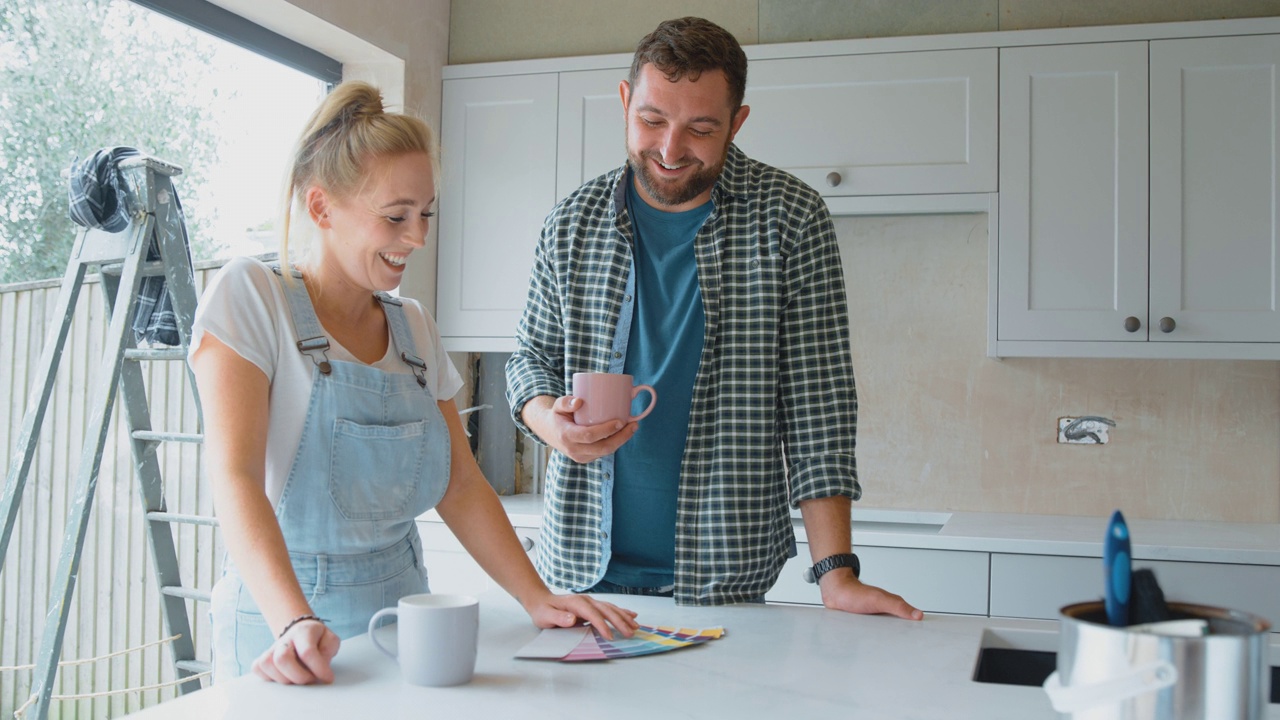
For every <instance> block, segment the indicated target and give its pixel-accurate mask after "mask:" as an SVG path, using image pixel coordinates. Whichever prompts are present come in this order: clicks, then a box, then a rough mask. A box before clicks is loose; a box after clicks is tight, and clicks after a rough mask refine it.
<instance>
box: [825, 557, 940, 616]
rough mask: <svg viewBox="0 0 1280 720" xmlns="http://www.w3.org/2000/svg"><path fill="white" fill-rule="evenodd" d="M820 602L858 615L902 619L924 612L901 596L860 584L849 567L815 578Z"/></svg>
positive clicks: (920, 614)
mask: <svg viewBox="0 0 1280 720" xmlns="http://www.w3.org/2000/svg"><path fill="white" fill-rule="evenodd" d="M818 585H819V587H820V588H821V589H822V604H823V605H825V606H826V607H828V608H831V609H832V610H843V611H844V612H850V613H858V614H860V615H896V616H897V617H900V618H902V619H904V620H920V619H922V618H923V617H924V613H923V612H921V611H919V610H917V609H916V608H914V607H912V606H911V604H910V603H908V602H907V601H906V600H903V599H902V596H900V595H894V594H893V593H891V592H888V591H887V590H881V589H880V588H878V587H876V586H874V585H866V584H863V582H862V581H861V580H859V579H858V578H857V577H855V576H854V574H853V570H851V569H849V568H837V569H835V570H832V571H831V572H829V573H827V574H825V575H823V576H822V578H821V579H820V580H818Z"/></svg>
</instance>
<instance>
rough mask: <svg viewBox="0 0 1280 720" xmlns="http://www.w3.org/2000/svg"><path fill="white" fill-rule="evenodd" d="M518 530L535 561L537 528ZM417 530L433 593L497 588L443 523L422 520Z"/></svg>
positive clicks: (471, 591) (472, 591)
mask: <svg viewBox="0 0 1280 720" xmlns="http://www.w3.org/2000/svg"><path fill="white" fill-rule="evenodd" d="M515 530H516V536H517V537H519V538H520V543H521V545H523V546H524V548H525V551H526V552H527V553H529V556H530V560H532V557H533V556H532V553H533V550H534V548H535V547H536V544H537V541H538V529H537V528H522V527H518V528H516V529H515ZM418 533H419V534H420V535H421V536H422V555H423V562H424V563H426V566H427V579H428V580H429V581H430V584H431V592H433V593H460V594H463V595H478V594H480V593H483V592H485V591H486V590H491V589H493V588H495V587H497V583H495V582H494V581H493V580H492V579H491V578H490V577H489V576H488V575H487V574H486V573H485V571H484V570H482V569H481V568H480V564H479V563H477V562H476V561H475V559H474V558H472V557H471V555H469V554H468V553H467V551H466V550H465V549H463V547H462V543H460V542H458V538H457V537H455V536H454V534H453V533H452V532H451V531H450V530H449V528H448V526H446V525H445V524H444V523H442V522H423V521H419V522H418Z"/></svg>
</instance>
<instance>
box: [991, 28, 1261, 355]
mask: <svg viewBox="0 0 1280 720" xmlns="http://www.w3.org/2000/svg"><path fill="white" fill-rule="evenodd" d="M1000 58H1001V59H1000V65H1001V80H1000V211H999V217H1000V222H999V251H998V270H997V275H998V297H997V300H996V307H997V310H996V312H997V317H996V323H995V326H996V339H995V343H994V345H995V354H997V355H1043V356H1077V355H1079V356H1099V357H1150V358H1175V357H1207V358H1215V357H1217V358H1277V357H1280V344H1277V343H1280V309H1278V306H1280V288H1278V287H1277V282H1276V278H1277V273H1278V272H1280V247H1277V226H1276V220H1277V217H1276V213H1277V207H1280V190H1278V188H1277V172H1278V171H1280V164H1278V162H1277V161H1278V156H1277V144H1278V143H1280V128H1278V126H1277V118H1278V116H1280V104H1278V103H1280V100H1278V97H1280V95H1278V94H1277V90H1280V87H1278V86H1277V82H1278V80H1277V72H1276V71H1277V65H1278V64H1280V37H1277V36H1269V35H1258V36H1243V37H1221V38H1194V39H1180V40H1153V41H1151V42H1149V43H1148V42H1129V43H1106V44H1097V45H1061V46H1045V47H1024V48H1012V49H1005V50H1002V51H1001V56H1000Z"/></svg>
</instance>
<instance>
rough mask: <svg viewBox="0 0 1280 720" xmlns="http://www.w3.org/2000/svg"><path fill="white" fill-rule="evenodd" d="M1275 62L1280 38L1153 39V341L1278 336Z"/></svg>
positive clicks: (1279, 132)
mask: <svg viewBox="0 0 1280 720" xmlns="http://www.w3.org/2000/svg"><path fill="white" fill-rule="evenodd" d="M1278 65H1280V36H1274V35H1260V36H1255V37H1231V38H1198V39H1193V40H1166V41H1154V42H1152V43H1151V117H1152V119H1153V121H1152V124H1151V311H1150V317H1151V324H1152V325H1153V326H1154V327H1152V328H1151V332H1150V339H1151V340H1153V341H1157V340H1158V341H1162V342H1176V341H1179V340H1195V341H1217V342H1280V287H1278V286H1277V278H1278V277H1280V246H1278V244H1277V240H1278V239H1280V238H1277V227H1276V221H1277V215H1276V214H1277V209H1278V208H1280V186H1277V177H1278V175H1277V173H1280V155H1277V146H1278V145H1280V124H1278V122H1280V72H1277V70H1280V68H1278V67H1277V66H1278ZM1166 319H1167V322H1166ZM1165 329H1168V330H1169V332H1164V330H1165Z"/></svg>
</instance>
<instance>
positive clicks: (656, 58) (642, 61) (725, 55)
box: [627, 17, 747, 113]
mask: <svg viewBox="0 0 1280 720" xmlns="http://www.w3.org/2000/svg"><path fill="white" fill-rule="evenodd" d="M646 64H651V65H653V66H654V67H655V68H657V69H658V71H659V72H661V73H662V74H663V75H665V76H666V78H667V79H668V80H670V81H671V82H676V81H677V80H680V79H681V78H683V77H685V76H688V77H689V79H690V80H697V79H698V78H699V77H700V76H701V75H702V73H704V72H706V71H708V70H720V71H723V72H724V76H725V78H726V79H727V80H728V81H729V99H730V100H731V101H732V103H733V112H735V113H736V112H737V111H738V108H740V107H742V97H743V95H744V94H746V90H747V54H746V53H744V52H743V51H742V46H741V45H739V44H738V40H737V39H736V38H734V37H733V35H731V34H730V33H729V31H728V30H725V29H724V28H722V27H720V26H719V25H716V24H715V23H713V22H711V21H710V20H703V19H702V18H697V17H683V18H680V19H679V20H667V21H665V22H663V23H662V24H660V25H658V27H657V29H656V30H654V31H653V32H651V33H649V34H648V35H646V36H645V37H644V39H643V40H641V41H640V44H639V45H638V46H636V54H635V57H634V58H633V59H632V61H631V73H630V74H629V75H628V76H627V84H628V85H630V86H631V87H632V88H633V89H634V88H635V85H636V78H637V77H638V76H639V75H640V68H642V67H644V66H645V65H646Z"/></svg>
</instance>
